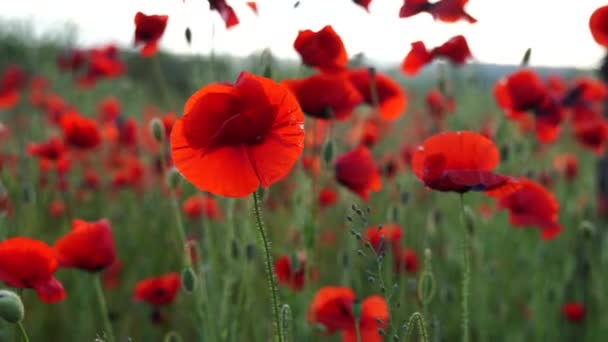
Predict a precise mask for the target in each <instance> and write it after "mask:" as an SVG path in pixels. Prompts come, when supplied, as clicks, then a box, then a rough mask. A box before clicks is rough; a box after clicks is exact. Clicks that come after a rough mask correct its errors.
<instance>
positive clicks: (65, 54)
mask: <svg viewBox="0 0 608 342" xmlns="http://www.w3.org/2000/svg"><path fill="white" fill-rule="evenodd" d="M87 61H88V56H87V51H85V50H81V49H67V50H64V51H62V52H61V53H60V54H59V55H58V56H57V60H56V64H57V68H58V69H59V70H61V71H71V72H74V71H78V70H81V69H82V68H83V67H84V66H85V65H86V63H87Z"/></svg>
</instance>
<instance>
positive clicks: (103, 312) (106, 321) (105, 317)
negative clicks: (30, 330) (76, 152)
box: [22, 274, 116, 342]
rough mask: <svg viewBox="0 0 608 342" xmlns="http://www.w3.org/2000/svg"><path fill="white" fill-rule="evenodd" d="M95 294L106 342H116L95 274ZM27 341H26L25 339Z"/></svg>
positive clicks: (104, 300) (99, 282) (99, 277)
mask: <svg viewBox="0 0 608 342" xmlns="http://www.w3.org/2000/svg"><path fill="white" fill-rule="evenodd" d="M94 278H95V292H96V294H97V301H98V302H99V308H100V311H101V319H102V321H103V329H104V333H105V336H106V338H107V340H108V342H114V341H116V340H115V339H114V331H113V330H112V323H111V322H110V315H109V313H108V306H107V304H106V297H105V296H104V294H103V287H102V286H101V274H95V276H94ZM22 334H23V332H22ZM26 340H27V339H26Z"/></svg>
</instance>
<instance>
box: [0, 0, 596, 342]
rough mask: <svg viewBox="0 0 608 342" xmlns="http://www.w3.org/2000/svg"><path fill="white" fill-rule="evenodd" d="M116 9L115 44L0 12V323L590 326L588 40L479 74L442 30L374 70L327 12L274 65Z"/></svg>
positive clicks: (41, 331) (464, 330)
mask: <svg viewBox="0 0 608 342" xmlns="http://www.w3.org/2000/svg"><path fill="white" fill-rule="evenodd" d="M188 1H190V0H188ZM377 1H378V0H377ZM476 1H480V0H476ZM204 2H205V3H207V2H208V5H209V10H210V11H211V12H212V13H214V15H216V16H217V17H218V18H221V20H222V21H221V22H222V25H223V26H222V27H221V28H217V29H218V30H219V29H222V30H230V29H231V28H233V27H236V26H238V25H239V15H241V14H242V13H240V12H239V11H240V9H246V10H248V11H251V13H253V14H255V15H256V16H257V15H258V14H259V13H263V11H264V8H263V6H261V4H258V3H257V2H246V6H244V7H239V11H237V10H235V8H233V6H231V3H232V1H227V0H204ZM345 2H347V3H348V5H349V6H357V8H360V10H361V11H366V12H368V13H369V15H370V16H373V15H374V12H373V11H371V10H370V8H371V7H370V5H371V4H372V0H353V1H345ZM400 2H401V0H400ZM467 3H468V0H439V1H436V2H429V1H428V0H403V5H402V7H401V8H400V10H399V12H398V13H394V16H395V17H399V18H400V20H411V19H410V18H411V17H415V16H430V17H432V18H433V19H434V23H435V24H436V25H444V26H445V25H447V26H450V25H451V24H453V23H455V22H464V23H466V24H467V25H476V23H477V22H478V20H479V21H482V20H483V19H484V18H483V17H478V16H477V15H476V14H475V13H470V12H469V11H468V10H467ZM181 4H182V2H181V1H175V5H176V6H179V5H181ZM299 4H300V2H299V1H298V2H294V9H295V10H297V7H298V6H299ZM258 7H259V8H258ZM132 20H133V22H132V31H131V32H127V33H125V34H128V35H131V36H132V37H133V46H131V47H127V48H125V47H119V46H117V45H115V44H112V43H108V44H101V45H98V46H93V47H89V46H87V47H84V46H83V47H81V46H76V45H74V44H71V43H70V42H69V41H68V40H61V39H57V40H51V39H46V40H45V39H33V38H32V37H31V36H30V35H28V33H27V32H25V33H24V32H22V31H19V30H14V29H10V28H9V27H8V26H0V341H99V342H102V341H103V342H119V341H121V342H122V341H165V342H177V341H278V342H291V341H294V342H296V341H297V342H299V341H344V342H380V341H410V342H411V341H424V342H431V341H458V340H460V341H464V342H468V341H604V338H605V336H606V335H608V325H607V324H606V321H607V320H608V311H606V309H605V308H606V306H607V303H606V302H605V301H607V300H608V298H607V295H608V285H606V284H605V282H606V281H608V272H607V271H606V270H607V267H608V252H607V250H608V246H607V245H606V244H607V243H608V239H607V238H608V235H607V234H606V220H607V219H608V155H607V154H606V153H607V152H606V149H605V147H606V146H605V145H606V143H607V141H608V119H607V118H608V108H605V105H606V103H608V102H607V101H608V55H606V57H605V58H604V59H603V60H602V61H599V64H598V65H591V66H589V68H588V69H586V70H582V69H581V70H570V69H569V70H565V69H559V68H555V69H547V68H535V67H532V66H531V63H530V61H531V60H533V59H534V48H533V47H531V49H528V50H527V51H522V53H521V60H517V61H513V66H511V67H505V68H501V69H497V70H498V71H495V70H494V71H493V75H490V73H486V71H488V70H489V69H488V68H483V67H482V66H479V65H478V64H477V63H476V62H475V61H474V56H475V51H474V50H472V49H471V48H470V47H469V44H468V42H467V37H466V36H465V35H460V34H458V32H457V31H455V32H454V33H455V34H454V35H453V37H452V38H450V39H448V40H446V41H445V42H443V43H441V44H438V45H434V44H429V43H425V42H424V41H422V40H420V41H416V42H414V43H412V44H411V49H409V52H408V53H407V54H406V55H404V56H403V60H402V63H401V64H400V65H398V67H396V68H383V67H381V66H376V65H371V64H369V63H366V60H365V59H364V58H360V56H357V55H351V54H349V53H348V51H349V49H348V46H346V44H345V43H344V42H343V40H342V38H341V36H340V34H341V32H339V30H337V29H335V28H334V27H332V25H330V24H329V23H328V25H327V26H324V27H322V28H318V29H317V28H315V29H307V30H301V31H299V33H298V34H297V36H294V37H293V50H294V51H295V52H296V53H297V54H298V57H299V60H298V61H297V62H285V61H281V60H280V59H277V58H275V57H274V56H273V55H272V53H270V52H269V51H267V50H265V51H263V52H261V53H259V54H258V55H255V56H251V57H249V58H243V59H235V58H231V57H229V56H221V55H214V54H212V55H209V56H202V55H194V54H193V55H191V56H175V55H172V54H170V53H167V52H165V51H162V49H161V45H160V43H161V42H162V41H163V39H164V36H163V35H164V33H165V30H166V28H167V27H168V26H170V25H180V23H178V22H175V21H172V20H171V17H170V16H168V15H165V14H163V13H147V12H143V11H140V12H136V13H133V19H132ZM260 20H263V17H262V16H261V15H260ZM587 22H588V27H587V28H586V33H587V34H588V35H589V36H590V37H591V38H592V39H593V40H594V42H595V43H597V44H598V45H599V46H602V47H607V48H608V6H604V7H599V8H597V9H596V10H595V11H593V12H590V13H588V21H587ZM182 26H183V25H182ZM183 29H184V35H183V39H184V40H186V41H187V43H188V44H191V43H192V37H193V36H195V35H196V34H197V32H195V31H193V30H191V29H190V27H185V26H184V28H183ZM262 48H263V47H261V49H262ZM569 48H572V47H569ZM428 75H432V76H428Z"/></svg>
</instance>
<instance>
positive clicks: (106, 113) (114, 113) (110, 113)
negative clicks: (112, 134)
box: [97, 96, 121, 122]
mask: <svg viewBox="0 0 608 342" xmlns="http://www.w3.org/2000/svg"><path fill="white" fill-rule="evenodd" d="M97 112H98V113H99V120H101V122H112V121H114V120H116V118H118V116H119V115H120V112H121V110H120V102H119V101H118V99H117V98H115V97H114V96H110V97H106V98H104V99H103V100H101V101H100V102H99V104H98V105H97Z"/></svg>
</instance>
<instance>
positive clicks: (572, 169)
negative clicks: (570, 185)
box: [553, 153, 578, 181]
mask: <svg viewBox="0 0 608 342" xmlns="http://www.w3.org/2000/svg"><path fill="white" fill-rule="evenodd" d="M553 167H554V168H555V170H556V171H557V172H559V173H561V174H562V175H564V176H565V177H566V179H567V180H568V181H572V180H574V179H575V178H576V176H577V174H578V159H577V158H576V156H575V155H574V154H572V153H563V154H559V155H557V156H555V158H553Z"/></svg>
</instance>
